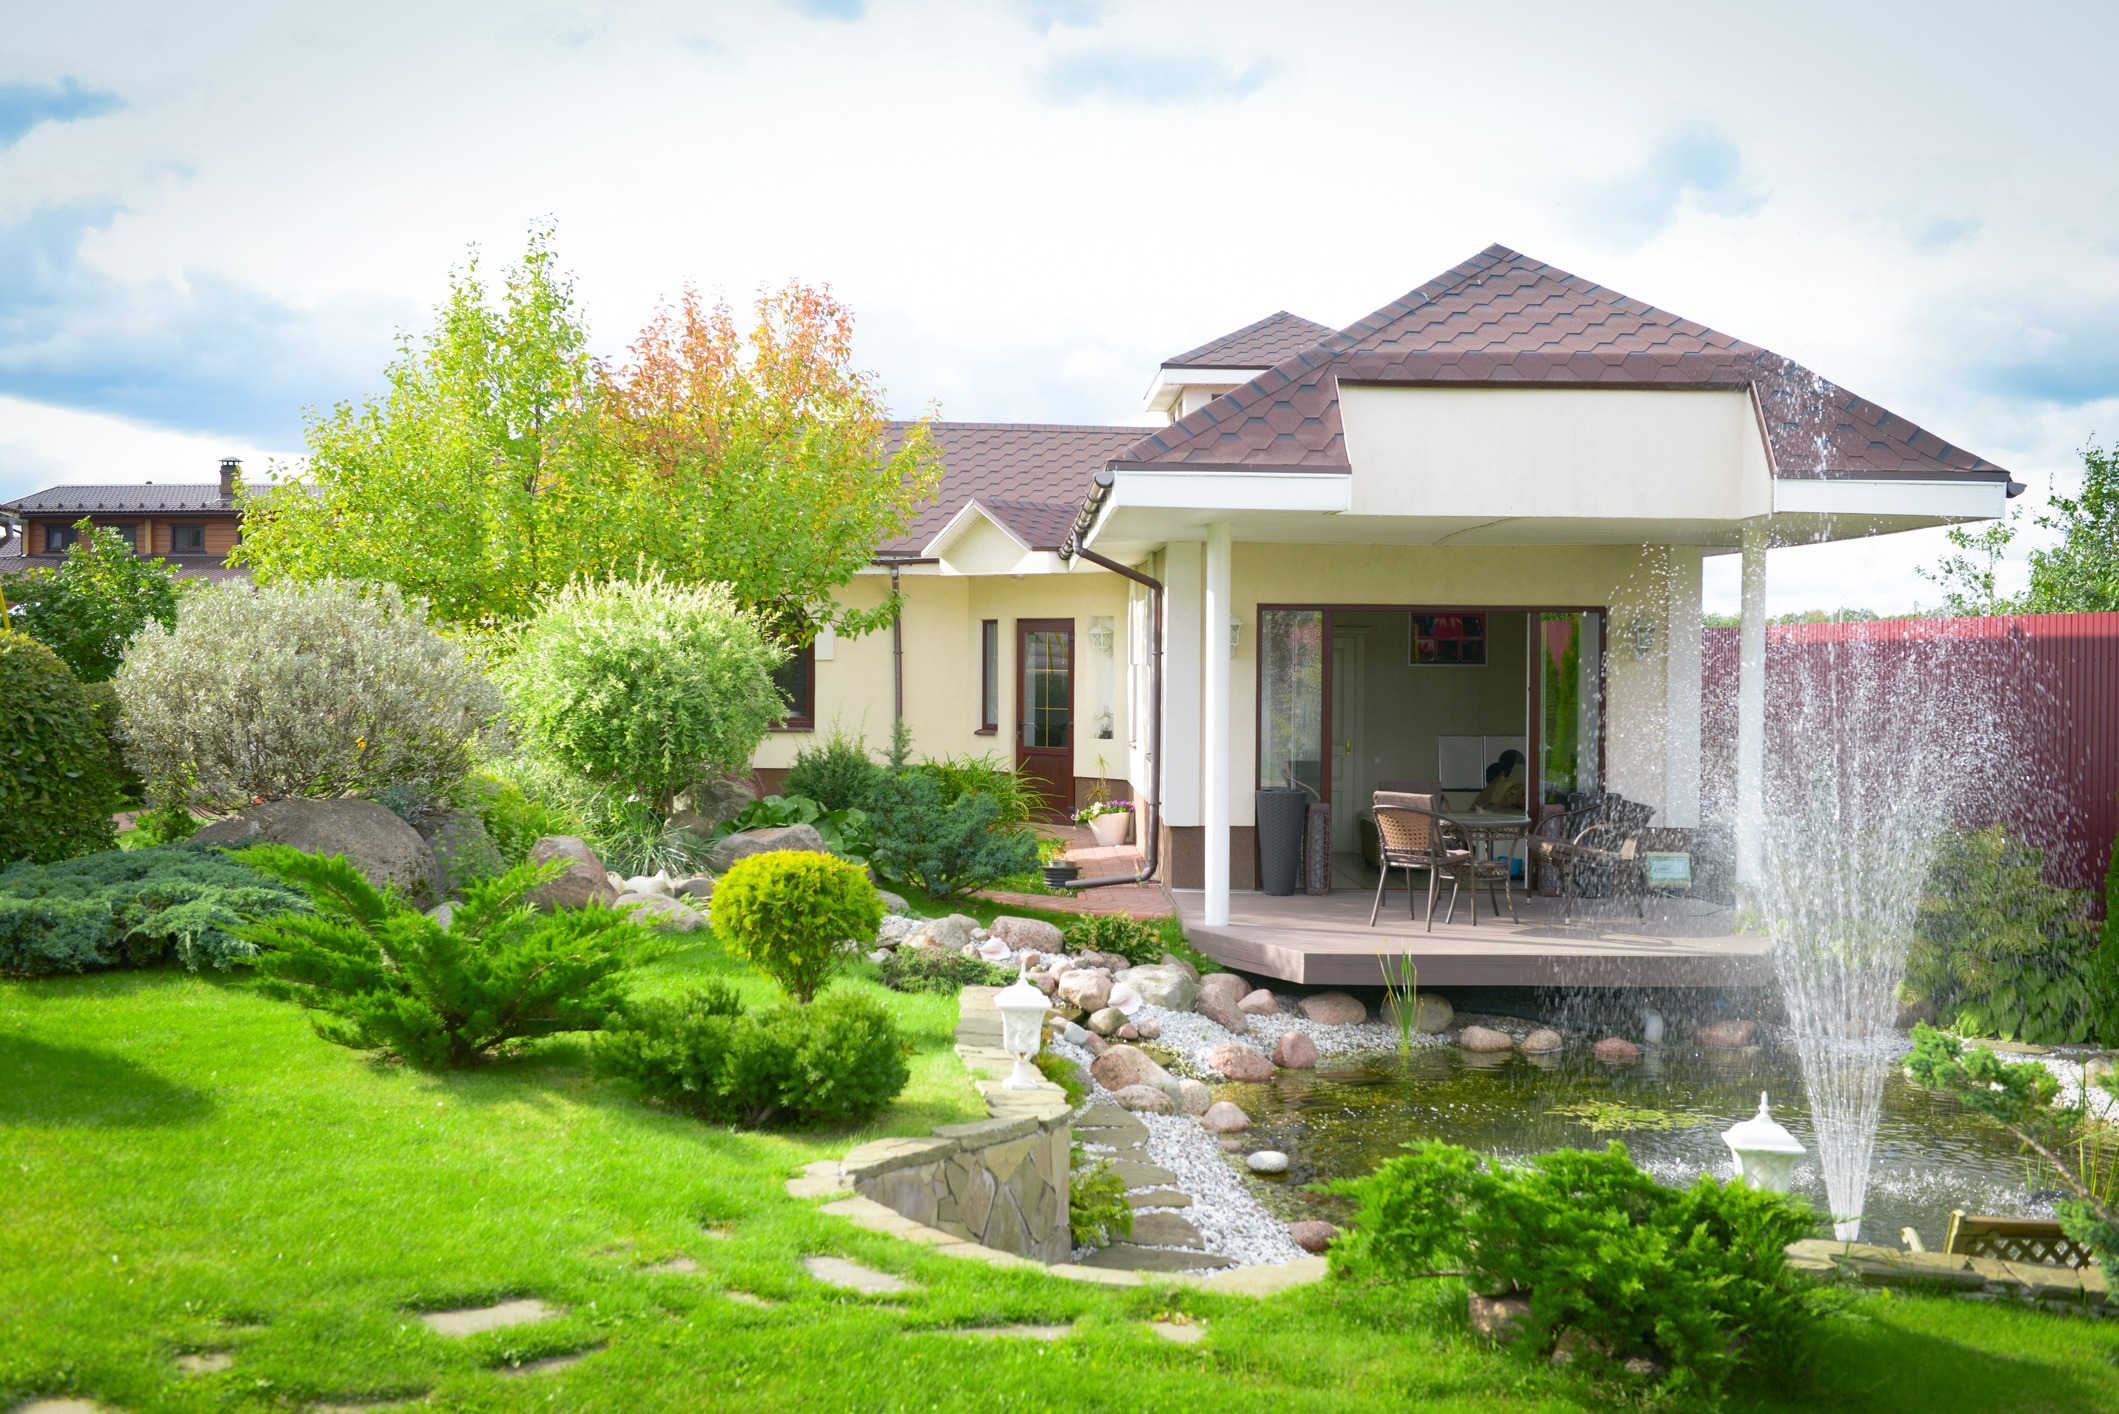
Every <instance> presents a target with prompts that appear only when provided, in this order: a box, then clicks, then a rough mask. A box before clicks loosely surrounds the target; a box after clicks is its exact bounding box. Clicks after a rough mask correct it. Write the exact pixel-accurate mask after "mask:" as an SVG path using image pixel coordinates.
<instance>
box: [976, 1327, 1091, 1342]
mask: <svg viewBox="0 0 2119 1414" xmlns="http://www.w3.org/2000/svg"><path fill="white" fill-rule="evenodd" d="M949 1334H950V1335H977V1336H989V1337H993V1338H995V1339H1013V1340H1065V1339H1066V1338H1067V1337H1068V1336H1070V1335H1073V1334H1074V1327H1072V1326H959V1327H957V1328H956V1329H955V1330H952V1331H950V1332H949Z"/></svg>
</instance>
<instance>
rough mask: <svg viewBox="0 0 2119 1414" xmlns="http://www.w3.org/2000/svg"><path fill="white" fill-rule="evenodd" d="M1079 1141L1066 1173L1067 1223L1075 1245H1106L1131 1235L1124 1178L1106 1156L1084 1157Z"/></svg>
mask: <svg viewBox="0 0 2119 1414" xmlns="http://www.w3.org/2000/svg"><path fill="white" fill-rule="evenodd" d="M1088 1158H1089V1156H1088V1154H1087V1153H1086V1152H1085V1151H1084V1150H1083V1149H1082V1146H1081V1145H1080V1144H1079V1143H1076V1144H1075V1146H1074V1156H1073V1159H1072V1161H1071V1162H1070V1164H1069V1166H1068V1174H1067V1226H1068V1229H1069V1231H1070V1233H1071V1235H1072V1236H1073V1238H1074V1245H1075V1246H1077V1247H1108V1246H1109V1245H1110V1244H1112V1243H1113V1242H1118V1241H1121V1240H1123V1239H1125V1238H1128V1237H1131V1236H1132V1235H1133V1205H1132V1204H1130V1203H1128V1202H1127V1201H1126V1181H1125V1180H1124V1179H1123V1178H1120V1177H1119V1175H1118V1171H1117V1170H1116V1169H1114V1168H1112V1167H1111V1161H1110V1160H1109V1159H1098V1160H1097V1161H1096V1162H1095V1163H1093V1164H1092V1163H1090V1162H1089V1161H1088Z"/></svg>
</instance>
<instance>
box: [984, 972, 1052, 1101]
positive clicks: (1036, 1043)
mask: <svg viewBox="0 0 2119 1414" xmlns="http://www.w3.org/2000/svg"><path fill="white" fill-rule="evenodd" d="M993 1004H994V1005H995V1006H997V1007H999V1008H1000V1010H1001V1045H1002V1047H1003V1048H1004V1049H1006V1050H1007V1052H1008V1054H1009V1055H1011V1056H1014V1057H1015V1069H1014V1070H1012V1071H1010V1072H1009V1074H1008V1078H1007V1079H1006V1080H1004V1081H1002V1082H1001V1088H1002V1089H1003V1090H1035V1089H1038V1088H1039V1087H1040V1086H1042V1085H1043V1084H1044V1083H1045V1082H1044V1079H1043V1078H1042V1077H1041V1076H1039V1075H1038V1073H1037V1070H1036V1068H1035V1067H1033V1066H1032V1065H1031V1064H1030V1062H1031V1059H1032V1057H1034V1056H1036V1055H1037V1053H1038V1052H1039V1051H1040V1050H1042V1049H1043V1048H1044V1044H1045V1009H1046V1007H1048V1006H1049V1005H1051V1003H1049V1002H1048V1001H1047V1000H1046V999H1045V994H1044V993H1043V992H1040V991H1039V990H1038V989H1037V984H1036V983H1034V982H1032V981H1031V980H1030V975H1029V973H1028V972H1027V971H1023V972H1018V973H1017V974H1016V979H1015V981H1014V982H1013V983H1011V984H1010V985H1009V986H1007V987H1004V988H1002V989H1001V994H1000V995H999V996H997V997H995V998H994V999H993Z"/></svg>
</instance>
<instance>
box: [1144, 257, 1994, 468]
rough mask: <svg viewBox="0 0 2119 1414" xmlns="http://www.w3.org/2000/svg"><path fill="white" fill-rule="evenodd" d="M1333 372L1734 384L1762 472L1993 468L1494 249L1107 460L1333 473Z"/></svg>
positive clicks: (1438, 381)
mask: <svg viewBox="0 0 2119 1414" xmlns="http://www.w3.org/2000/svg"><path fill="white" fill-rule="evenodd" d="M1231 337H1232V338H1233V337H1235V336H1233V335H1232V336H1231ZM1210 347H1211V346H1210ZM1186 357H1190V355H1186ZM1342 381H1345V382H1349V383H1383V384H1411V385H1420V384H1426V385H1440V386H1451V387H1461V386H1467V385H1488V386H1498V387H1527V386H1528V387H1600V388H1611V387H1640V388H1671V387H1690V388H1726V389H1740V388H1748V389H1750V390H1751V391H1752V392H1753V393H1754V394H1755V396H1756V397H1757V400H1758V405H1759V408H1760V412H1761V416H1762V418H1763V421H1764V424H1765V431H1766V440H1767V446H1768V448H1769V450H1770V451H1771V453H1772V457H1773V463H1774V466H1773V470H1774V474H1775V475H1776V476H1781V477H1795V478H1819V477H1832V476H1862V477H1869V476H1894V475H1898V476H1924V477H1932V476H1960V475H1966V474H1976V475H1980V476H1981V477H1982V479H1993V478H2004V477H2006V476H2007V473H2006V472H2005V471H2003V470H2002V468H2000V467H1998V466H1996V465H1994V464H1993V463H1992V462H1989V461H1987V460H1986V459H1985V458H1983V457H1978V456H1975V455H1973V454H1972V453H1970V452H1967V451H1965V450H1964V449H1962V448H1960V447H1956V446H1953V445H1951V444H1950V443H1948V442H1945V441H1944V440H1943V439H1942V438H1940V437H1937V436H1936V435H1935V434H1933V433H1932V432H1927V431H1924V430H1922V429H1921V428H1919V427H1917V426H1915V425H1914V424H1913V423H1911V422H1908V421H1907V420H1906V419H1904V418H1902V417H1898V416H1896V415H1895V414H1893V413H1890V412H1887V411H1885V410H1884V409H1883V408H1880V407H1878V406H1877V405H1876V404H1874V403H1872V402H1869V401H1868V400H1866V399H1864V398H1859V397H1856V396H1855V395H1854V394H1852V393H1850V392H1848V391H1847V390H1846V389H1844V388H1841V387H1839V386H1837V385H1836V384H1833V383H1831V382H1828V381H1827V380H1825V379H1823V378H1820V377H1819V376H1818V375H1816V374H1815V373H1812V372H1811V371H1810V370H1809V369H1807V368H1804V367H1802V366H1801V365H1800V364H1798V363H1796V362H1794V361H1793V360H1792V359H1787V358H1783V357H1782V356H1781V355H1779V354H1776V353H1772V352H1769V351H1768V350H1766V349H1762V348H1760V347H1758V346H1757V345H1756V344H1747V343H1745V342H1743V341H1742V340H1741V339H1735V338H1731V337H1730V336H1729V335H1727V334H1722V333H1717V332H1716V331H1715V330H1713V329H1709V328H1708V327H1707V326H1705V325H1704V324H1697V323H1694V322H1693V321H1691V320H1689V319H1683V318H1680V317H1679V316H1677V315H1675V314H1671V313H1669V312H1668V311H1666V310H1661V309H1657V308H1656V307H1655V306H1653V305H1649V304H1643V303H1642V302H1641V301H1639V300H1636V299H1628V298H1627V297H1626V296H1624V295H1622V294H1619V293H1617V292H1616V291H1614V290H1607V289H1605V288H1604V287H1603V286H1601V285H1596V284H1592V283H1591V282H1589V281H1587V280H1584V279H1582V278H1580V277H1579V276H1576V275H1571V274H1569V273H1568V272H1566V271H1565V270H1561V269H1558V268H1556V267H1554V266H1551V265H1547V264H1545V263H1543V262H1542V261H1538V260H1533V259H1531V258H1530V257H1529V256H1526V255H1521V254H1518V253H1517V252H1515V251H1513V250H1510V249H1508V248H1507V247H1506V246H1500V245H1493V246H1488V247H1487V248H1486V249H1485V250H1483V251H1481V252H1479V254H1477V255H1475V256H1473V257H1472V258H1471V259H1470V260H1467V261H1465V262H1464V263H1463V264H1461V265H1459V266H1457V267H1456V268H1455V269H1453V270H1450V271H1448V272H1446V273H1445V274H1443V275H1440V276H1438V277H1437V278H1435V279H1433V280H1430V281H1428V282H1427V283H1426V284H1424V285H1422V286H1420V287H1419V288H1418V289H1416V290H1414V291H1412V292H1411V293H1410V294H1407V295H1406V296H1404V297H1403V298H1402V299H1399V300H1397V301H1395V302H1393V303H1391V304H1388V305H1385V306H1384V307H1383V308H1382V309H1379V310H1377V311H1376V312H1375V313H1374V314H1372V315H1370V316H1369V317H1368V318H1366V319H1363V320H1361V321H1359V322H1358V323H1355V324H1353V325H1350V326H1349V327H1348V328H1346V329H1345V330H1343V331H1341V332H1338V333H1335V334H1332V335H1331V336H1330V337H1328V338H1326V339H1324V340H1323V341H1322V342H1321V343H1319V344H1317V345H1316V346H1314V347H1312V348H1309V349H1305V350H1302V351H1300V352H1298V353H1295V354H1293V355H1291V356H1290V357H1288V358H1286V359H1284V360H1283V361H1282V362H1281V363H1279V364H1278V365H1276V366H1275V367H1273V368H1272V369H1270V370H1269V371H1267V372H1266V373H1264V374H1261V375H1260V376H1258V377H1257V378H1254V379H1252V380H1251V381H1250V382H1249V383H1246V384H1245V385H1243V386H1242V387H1240V388H1237V389H1235V390H1234V391H1233V392H1229V393H1226V394H1224V395H1222V396H1221V397H1219V398H1216V399H1215V400H1214V401H1213V402H1211V403H1209V404H1207V405H1206V406H1205V407H1203V408H1200V409H1198V410H1197V411H1195V412H1194V413H1192V414H1191V415H1190V416H1189V417H1186V418H1184V419H1182V420H1180V421H1178V422H1176V423H1173V424H1171V425H1170V426H1169V427H1166V428H1162V429H1160V430H1158V431H1155V432H1151V433H1149V434H1147V435H1145V436H1143V437H1141V438H1140V439H1139V440H1138V441H1137V442H1135V443H1134V444H1133V445H1132V446H1131V447H1129V448H1127V449H1126V451H1125V452H1124V453H1123V454H1122V455H1121V456H1120V457H1119V458H1117V464H1118V465H1120V466H1128V465H1131V466H1140V465H1160V466H1168V465H1170V464H1173V463H1175V464H1201V465H1211V466H1245V467H1274V468H1284V469H1315V470H1319V471H1344V470H1346V469H1347V466H1348V462H1347V454H1346V439H1345V434H1344V431H1343V429H1342V427H1341V425H1340V418H1339V385H1340V383H1341V382H1342Z"/></svg>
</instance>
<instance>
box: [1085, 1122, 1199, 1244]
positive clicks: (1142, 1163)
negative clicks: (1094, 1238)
mask: <svg viewBox="0 0 2119 1414" xmlns="http://www.w3.org/2000/svg"><path fill="white" fill-rule="evenodd" d="M1074 1131H1075V1133H1076V1135H1077V1136H1079V1137H1080V1138H1081V1139H1082V1140H1083V1141H1084V1142H1085V1143H1089V1144H1098V1145H1102V1146H1103V1147H1105V1148H1107V1149H1110V1150H1112V1152H1111V1153H1109V1154H1105V1155H1100V1156H1099V1157H1102V1158H1108V1159H1109V1160H1110V1161H1111V1171H1112V1172H1113V1173H1115V1174H1117V1175H1118V1177H1119V1179H1120V1181H1121V1182H1123V1183H1124V1184H1125V1185H1126V1188H1127V1193H1126V1202H1127V1203H1128V1204H1130V1205H1131V1206H1132V1208H1133V1238H1132V1240H1131V1241H1130V1242H1115V1243H1113V1244H1111V1245H1110V1246H1109V1247H1101V1248H1098V1249H1097V1250H1096V1251H1095V1252H1094V1253H1092V1254H1091V1255H1089V1256H1088V1257H1086V1258H1084V1259H1083V1260H1082V1265H1083V1266H1085V1267H1100V1268H1105V1269H1108V1270H1116V1271H1138V1272H1189V1271H1200V1270H1203V1269H1206V1268H1210V1267H1231V1266H1234V1265H1235V1263H1233V1262H1231V1261H1230V1260H1229V1259H1228V1258H1226V1257H1217V1256H1215V1255H1213V1254H1212V1253H1210V1252H1208V1251H1206V1250H1205V1249H1206V1245H1207V1242H1206V1239H1205V1238H1204V1237H1202V1236H1200V1233H1199V1229H1198V1228H1196V1227H1194V1226H1193V1225H1192V1224H1191V1223H1190V1222H1189V1221H1187V1220H1186V1219H1185V1218H1184V1217H1183V1216H1181V1215H1180V1214H1179V1213H1178V1211H1177V1210H1178V1209H1181V1208H1189V1207H1191V1206H1192V1195H1191V1194H1189V1193H1186V1192H1183V1191H1182V1190H1180V1189H1179V1188H1178V1187H1177V1175H1176V1174H1174V1173H1172V1172H1170V1170H1168V1169H1166V1168H1163V1167H1161V1166H1159V1165H1157V1164H1151V1163H1149V1162H1148V1126H1146V1125H1145V1124H1142V1123H1141V1122H1140V1121H1139V1120H1138V1119H1136V1118H1134V1117H1133V1116H1132V1115H1130V1114H1127V1113H1126V1112H1125V1111H1124V1110H1120V1109H1115V1108H1112V1107H1111V1106H1108V1105H1094V1106H1091V1107H1090V1108H1089V1109H1087V1110H1084V1111H1083V1112H1082V1114H1081V1116H1080V1118H1078V1119H1077V1120H1075V1122H1074Z"/></svg>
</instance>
